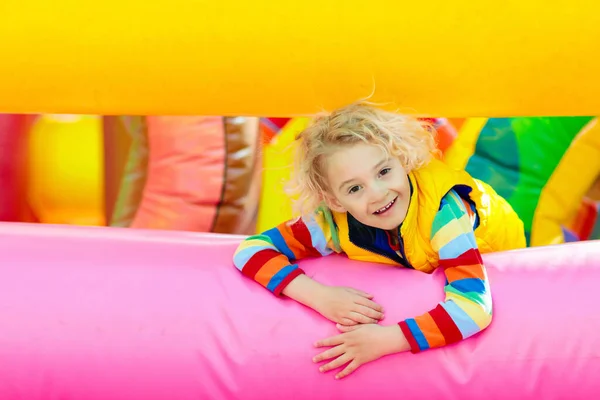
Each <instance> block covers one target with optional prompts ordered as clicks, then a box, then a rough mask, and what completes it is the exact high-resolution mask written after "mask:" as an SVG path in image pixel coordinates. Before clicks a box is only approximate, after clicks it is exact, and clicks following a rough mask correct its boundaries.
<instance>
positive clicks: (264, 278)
mask: <svg viewBox="0 0 600 400" xmlns="http://www.w3.org/2000/svg"><path fill="white" fill-rule="evenodd" d="M288 264H289V262H288V261H287V259H286V257H285V256H284V257H274V258H271V259H270V260H269V261H267V262H266V263H265V264H264V265H263V266H262V268H261V269H259V270H258V272H257V273H256V275H255V276H254V279H255V280H256V282H258V283H260V284H261V285H263V286H264V287H266V286H267V285H268V284H269V282H270V281H271V278H273V276H274V275H275V274H276V273H277V272H279V270H280V269H281V268H283V267H285V266H286V265H288Z"/></svg>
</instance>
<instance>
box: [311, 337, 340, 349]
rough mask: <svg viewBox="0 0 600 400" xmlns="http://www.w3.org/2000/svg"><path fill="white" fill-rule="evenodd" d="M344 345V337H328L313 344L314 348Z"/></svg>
mask: <svg viewBox="0 0 600 400" xmlns="http://www.w3.org/2000/svg"><path fill="white" fill-rule="evenodd" d="M342 343H344V335H337V336H332V337H328V338H327V339H322V340H319V341H317V342H316V343H315V347H332V346H337V345H339V344H342Z"/></svg>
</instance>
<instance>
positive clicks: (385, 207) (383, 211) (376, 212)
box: [373, 197, 398, 215]
mask: <svg viewBox="0 0 600 400" xmlns="http://www.w3.org/2000/svg"><path fill="white" fill-rule="evenodd" d="M396 200H398V198H397V197H396V198H394V200H392V201H390V202H389V203H388V204H386V205H385V206H383V207H381V208H380V209H379V210H377V211H375V212H374V213H373V214H375V215H381V214H385V213H386V212H387V211H388V210H389V209H390V208H392V206H393V205H394V204H396Z"/></svg>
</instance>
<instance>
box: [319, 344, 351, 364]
mask: <svg viewBox="0 0 600 400" xmlns="http://www.w3.org/2000/svg"><path fill="white" fill-rule="evenodd" d="M342 354H344V346H341V345H340V346H335V347H332V348H331V349H329V350H325V351H324V352H322V353H320V354H317V355H316V356H314V357H313V362H315V363H318V362H321V361H323V360H329V359H330V358H334V357H337V356H339V355H342Z"/></svg>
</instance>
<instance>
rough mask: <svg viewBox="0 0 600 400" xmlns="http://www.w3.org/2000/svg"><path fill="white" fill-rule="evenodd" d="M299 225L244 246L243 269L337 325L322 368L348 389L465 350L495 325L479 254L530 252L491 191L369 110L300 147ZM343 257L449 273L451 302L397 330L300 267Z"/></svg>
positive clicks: (395, 118) (423, 130)
mask: <svg viewBox="0 0 600 400" xmlns="http://www.w3.org/2000/svg"><path fill="white" fill-rule="evenodd" d="M297 142H298V143H297V144H298V147H297V151H298V152H297V157H296V168H295V174H296V177H295V181H296V193H297V194H298V195H299V199H298V200H299V204H300V205H301V206H303V207H304V208H303V210H302V211H303V213H302V214H301V215H303V216H302V217H300V218H297V219H293V220H291V221H287V222H284V223H282V224H280V225H278V226H277V227H275V228H273V229H270V230H268V231H266V232H264V233H262V234H260V235H255V236H251V237H249V238H248V239H246V240H245V241H244V242H242V243H241V244H240V246H239V248H238V249H237V251H236V253H235V255H234V264H235V266H236V267H237V268H238V269H239V270H240V271H241V272H242V274H243V275H245V276H247V277H249V278H251V279H253V280H255V281H256V282H258V283H259V284H261V285H263V286H264V287H265V288H266V289H267V290H269V291H270V292H272V293H273V294H274V295H276V296H280V295H285V296H287V297H290V298H292V299H294V300H296V301H298V302H300V303H302V304H304V305H306V306H308V307H310V308H312V309H314V310H315V311H317V312H319V313H320V314H322V315H323V316H324V317H326V318H328V319H330V320H331V321H333V322H335V323H336V324H337V328H338V329H339V330H340V331H341V334H340V335H337V336H335V337H331V338H328V339H325V340H321V341H319V342H318V343H316V346H317V347H325V346H326V347H331V348H330V349H328V350H326V351H324V352H322V353H321V354H319V355H317V356H316V357H315V358H314V360H313V361H314V362H321V361H324V360H332V361H329V362H328V363H327V364H325V365H323V366H322V367H321V368H320V370H321V371H322V372H325V371H329V370H331V369H334V368H338V367H341V366H343V365H346V364H347V365H346V367H345V368H344V369H343V371H341V372H340V373H338V374H337V375H336V378H337V379H339V378H342V377H344V376H347V375H348V374H350V373H352V372H353V371H354V370H356V368H358V367H359V366H360V365H361V364H364V363H367V362H369V361H373V360H376V359H378V358H380V357H382V356H384V355H388V354H392V353H397V352H402V351H408V350H410V351H412V352H413V353H418V352H420V351H423V350H426V349H431V348H435V347H440V346H444V345H448V344H451V343H455V342H458V341H460V340H463V339H466V338H468V337H470V336H472V335H474V334H476V333H478V332H480V331H482V330H483V329H485V328H486V327H487V326H488V325H489V324H490V322H491V319H492V297H491V294H490V287H489V283H488V280H487V274H486V271H485V267H484V265H483V263H482V260H481V256H480V253H487V252H493V251H500V250H508V249H516V248H522V247H525V234H524V228H523V223H522V222H521V220H520V219H519V218H518V216H517V215H516V214H515V212H514V211H513V210H512V208H511V207H510V205H509V204H508V203H507V202H506V201H505V200H504V199H502V198H501V197H500V196H498V195H497V194H496V192H495V191H494V190H493V189H492V188H491V187H490V186H488V185H486V184H484V183H483V182H480V181H478V180H476V179H473V178H472V177H471V176H469V175H468V174H467V173H466V172H465V171H455V170H453V169H451V168H449V167H447V166H446V165H445V164H444V163H443V162H441V161H440V160H438V159H436V158H435V157H434V156H433V154H434V152H435V141H434V137H433V133H432V129H429V128H428V127H426V126H425V123H424V122H422V121H418V120H417V119H414V118H410V117H408V116H401V115H398V114H394V113H390V112H386V111H382V110H380V109H377V108H375V107H371V106H369V105H368V104H365V103H356V104H352V105H349V106H347V107H344V108H342V109H339V110H337V111H335V112H333V113H332V114H331V115H329V116H325V117H320V118H317V119H315V121H314V122H313V123H312V125H311V126H309V127H308V128H307V129H306V130H304V131H303V132H302V133H300V135H299V136H298V137H297ZM333 252H335V253H345V254H346V255H347V256H348V257H349V258H350V259H355V260H363V261H368V262H379V263H385V264H391V265H395V266H401V267H405V268H412V269H416V270H418V271H422V272H425V273H431V272H433V270H435V269H436V268H438V267H442V268H443V269H444V272H445V275H446V278H447V284H446V286H445V288H444V291H445V295H446V297H445V301H444V302H442V303H440V304H438V305H437V306H436V307H435V308H433V309H432V310H431V311H429V312H427V313H425V314H423V315H420V316H417V317H415V318H409V319H406V320H404V321H400V322H399V323H397V324H393V325H390V326H381V325H378V324H377V323H378V322H379V320H381V319H382V318H383V309H382V307H381V306H380V305H379V304H377V303H375V302H374V301H373V300H372V299H373V296H372V295H370V294H367V293H364V292H362V291H360V290H356V289H352V288H344V287H332V286H326V285H323V284H320V283H318V282H316V281H314V280H312V279H311V278H309V277H308V276H306V275H305V274H304V272H303V271H302V270H301V269H300V268H299V267H298V265H297V264H295V262H296V261H297V260H300V259H302V258H305V257H311V256H317V257H318V256H326V255H329V254H332V253H333Z"/></svg>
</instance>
